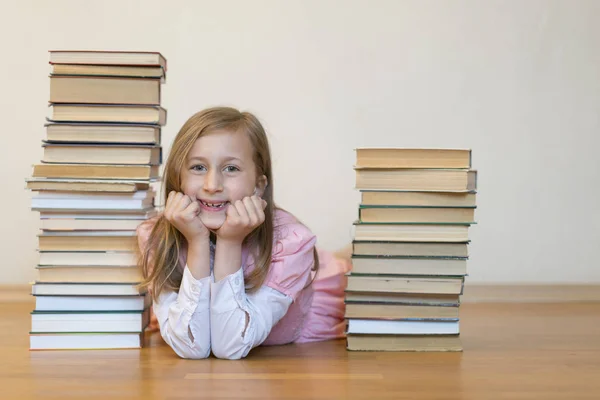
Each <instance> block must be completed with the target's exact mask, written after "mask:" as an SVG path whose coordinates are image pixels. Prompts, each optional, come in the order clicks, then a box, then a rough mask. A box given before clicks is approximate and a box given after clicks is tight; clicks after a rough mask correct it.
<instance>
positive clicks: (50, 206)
mask: <svg viewBox="0 0 600 400" xmlns="http://www.w3.org/2000/svg"><path fill="white" fill-rule="evenodd" d="M153 200H154V199H153V198H149V199H122V200H97V199H87V198H80V199H43V198H35V197H34V198H32V199H31V208H32V209H33V210H34V211H38V210H74V209H79V210H143V209H145V208H149V207H152V205H153V204H154V203H153Z"/></svg>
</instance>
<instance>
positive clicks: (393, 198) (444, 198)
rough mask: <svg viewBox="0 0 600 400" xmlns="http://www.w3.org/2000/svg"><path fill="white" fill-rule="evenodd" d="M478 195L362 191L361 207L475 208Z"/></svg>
mask: <svg viewBox="0 0 600 400" xmlns="http://www.w3.org/2000/svg"><path fill="white" fill-rule="evenodd" d="M475 196H476V194H475V193H474V192H472V193H469V192H466V193H454V192H407V191H382V190H377V191H370V190H369V191H361V205H380V206H430V207H475V205H476V198H475Z"/></svg>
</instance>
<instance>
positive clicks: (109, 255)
mask: <svg viewBox="0 0 600 400" xmlns="http://www.w3.org/2000/svg"><path fill="white" fill-rule="evenodd" d="M38 255H39V261H38V265H62V266H68V265H76V266H83V265H94V266H107V267H109V266H133V265H137V261H138V260H137V255H136V254H135V253H134V252H129V251H89V252H88V251H40V252H38Z"/></svg>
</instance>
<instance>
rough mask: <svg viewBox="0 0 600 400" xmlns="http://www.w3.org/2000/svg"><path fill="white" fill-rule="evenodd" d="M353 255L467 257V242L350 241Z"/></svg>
mask: <svg viewBox="0 0 600 400" xmlns="http://www.w3.org/2000/svg"><path fill="white" fill-rule="evenodd" d="M352 254H353V255H355V256H396V257H468V256H469V250H468V243H466V242H465V243H435V242H431V243H418V242H359V241H356V240H355V241H353V242H352Z"/></svg>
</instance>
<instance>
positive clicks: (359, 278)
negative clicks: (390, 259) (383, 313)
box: [346, 274, 464, 294]
mask: <svg viewBox="0 0 600 400" xmlns="http://www.w3.org/2000/svg"><path fill="white" fill-rule="evenodd" d="M463 283H464V277H450V276H449V277H428V276H394V275H389V276H365V275H355V274H351V275H350V276H348V284H347V287H346V290H348V291H354V292H384V293H385V292H388V293H420V294H421V293H429V294H462V290H463Z"/></svg>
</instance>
